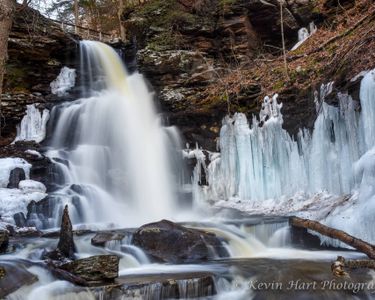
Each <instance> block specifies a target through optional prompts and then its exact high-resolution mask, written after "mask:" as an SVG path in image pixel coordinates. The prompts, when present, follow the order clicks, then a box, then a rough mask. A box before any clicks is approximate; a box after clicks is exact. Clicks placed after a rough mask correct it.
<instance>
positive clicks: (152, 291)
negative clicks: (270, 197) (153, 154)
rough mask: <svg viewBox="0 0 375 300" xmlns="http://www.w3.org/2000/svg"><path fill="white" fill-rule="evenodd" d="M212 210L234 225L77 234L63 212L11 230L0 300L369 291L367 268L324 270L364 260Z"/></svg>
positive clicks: (273, 224) (276, 224)
mask: <svg viewBox="0 0 375 300" xmlns="http://www.w3.org/2000/svg"><path fill="white" fill-rule="evenodd" d="M216 213H217V214H218V215H221V216H231V217H233V216H234V215H235V216H237V219H236V221H230V220H232V219H227V220H226V221H225V220H224V221H223V220H222V222H220V223H217V222H208V221H205V222H194V223H183V224H177V223H173V222H171V221H167V220H162V221H160V222H155V223H150V224H146V225H144V226H141V227H139V228H127V229H115V228H113V229H110V230H105V231H96V230H89V229H88V228H86V229H85V230H83V229H82V226H81V228H80V229H76V230H73V228H72V227H71V224H69V220H68V215H67V214H66V213H65V214H64V217H63V222H62V227H61V230H57V231H56V230H49V231H33V232H31V231H29V232H27V231H26V230H25V229H24V230H23V231H22V230H21V231H20V230H16V231H14V232H10V233H9V234H8V244H7V245H6V250H5V253H3V254H2V255H1V256H0V266H1V269H0V270H1V274H0V275H1V281H0V296H1V298H5V299H35V297H42V298H39V299H124V298H125V299H175V298H190V299H195V298H209V299H211V298H212V299H216V298H217V299H222V297H224V298H225V297H230V298H231V299H250V298H253V299H276V298H278V299H280V298H281V299H290V297H291V295H293V299H306V297H307V298H309V297H310V298H311V297H313V298H314V297H323V298H327V299H333V298H335V297H339V298H340V299H352V297H353V296H357V297H360V298H362V297H368V296H370V295H371V292H372V285H371V282H372V273H371V272H365V271H363V270H361V271H353V272H351V274H350V278H343V279H337V278H334V277H333V276H332V273H331V270H330V264H331V261H333V260H334V259H335V258H336V256H337V255H338V254H340V253H344V255H345V257H356V258H357V257H362V256H363V255H362V254H360V253H356V252H353V251H348V250H347V249H346V250H345V249H331V250H328V249H327V248H325V247H323V246H320V244H319V243H316V242H317V241H316V240H314V237H313V236H311V235H309V234H306V233H304V234H301V233H300V232H298V231H295V230H293V229H291V228H290V227H289V225H288V220H287V218H285V217H283V218H278V217H272V218H271V217H262V216H249V215H245V214H243V213H239V212H237V211H234V210H222V211H220V212H216ZM3 232H4V231H3ZM312 249H314V250H312ZM70 251H71V252H70ZM51 253H52V254H54V255H51ZM56 253H58V255H56ZM345 282H346V283H345ZM355 284H357V285H355ZM360 284H362V285H360Z"/></svg>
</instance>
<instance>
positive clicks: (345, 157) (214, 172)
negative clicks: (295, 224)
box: [205, 70, 375, 203]
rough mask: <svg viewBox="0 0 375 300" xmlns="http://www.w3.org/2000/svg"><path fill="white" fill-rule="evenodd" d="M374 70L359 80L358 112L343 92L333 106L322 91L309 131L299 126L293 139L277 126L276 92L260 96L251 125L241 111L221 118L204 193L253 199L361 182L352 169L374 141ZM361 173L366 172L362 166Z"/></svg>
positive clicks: (340, 190) (336, 190) (344, 188)
mask: <svg viewBox="0 0 375 300" xmlns="http://www.w3.org/2000/svg"><path fill="white" fill-rule="evenodd" d="M374 74H375V70H373V71H371V72H369V73H368V74H367V75H366V76H365V77H364V78H363V80H362V83H361V89H360V100H361V103H360V104H361V108H362V109H361V113H359V109H358V108H359V105H358V103H357V102H356V101H354V100H353V99H352V98H351V97H350V96H349V95H348V94H344V93H338V95H337V97H338V99H339V106H338V107H334V106H330V105H328V104H327V103H325V102H324V96H325V94H326V93H324V92H323V93H322V99H320V103H317V108H318V110H319V113H318V117H317V119H316V121H315V124H314V129H313V131H312V134H310V133H309V132H308V131H307V130H300V132H299V134H298V135H297V137H296V138H295V139H294V138H292V137H291V136H290V135H289V134H288V133H287V132H286V131H285V130H284V129H283V128H282V124H283V118H282V115H281V112H280V110H281V107H282V104H278V103H277V95H275V96H274V97H273V98H272V99H270V98H268V97H266V98H265V100H264V103H263V105H262V110H261V112H260V115H259V120H258V119H257V118H256V117H253V119H252V122H251V125H249V124H248V121H247V119H246V116H245V115H244V114H242V113H236V114H234V116H233V117H226V118H224V120H223V126H222V128H221V131H220V150H221V153H220V157H219V158H216V159H215V160H214V161H212V162H211V164H210V165H209V166H208V167H207V172H208V181H209V186H208V188H206V191H205V195H206V197H208V198H209V199H210V200H216V201H217V200H220V199H222V200H226V199H230V198H232V197H234V198H239V199H241V200H249V201H250V202H251V203H259V201H260V202H262V201H264V200H267V199H278V198H280V197H282V196H288V197H290V196H293V195H294V194H296V193H297V192H299V191H303V192H306V193H308V194H314V193H317V192H321V191H327V192H329V193H332V194H336V195H342V194H347V193H350V192H352V190H353V189H354V188H356V187H358V186H359V185H360V184H361V176H362V175H358V171H357V172H355V169H358V168H361V167H360V166H361V165H364V166H365V165H366V164H364V163H362V164H361V161H363V160H364V156H363V155H364V154H365V153H366V152H367V151H369V150H370V149H372V147H374V145H375V129H374V128H375V127H374V124H375V123H374V122H375V75H374ZM330 86H331V84H330V85H329V86H323V87H322V91H325V90H327V89H328V90H329V89H330ZM366 155H367V156H369V155H370V154H369V153H368V154H366ZM361 157H362V158H361ZM360 158H361V159H360ZM357 161H358V163H357ZM355 166H357V168H354V167H355ZM362 169H363V167H362ZM362 173H364V174H365V175H363V176H364V177H366V176H367V175H366V174H367V173H366V171H364V172H362ZM362 181H363V179H362Z"/></svg>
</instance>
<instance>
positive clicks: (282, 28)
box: [279, 0, 289, 80]
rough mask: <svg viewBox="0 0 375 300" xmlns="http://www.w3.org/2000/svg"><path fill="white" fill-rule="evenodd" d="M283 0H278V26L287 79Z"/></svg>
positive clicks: (287, 77)
mask: <svg viewBox="0 0 375 300" xmlns="http://www.w3.org/2000/svg"><path fill="white" fill-rule="evenodd" d="M283 2H284V0H279V3H280V27H281V43H282V47H283V57H284V68H285V77H286V79H287V80H289V72H288V65H287V62H286V50H285V37H284V7H283Z"/></svg>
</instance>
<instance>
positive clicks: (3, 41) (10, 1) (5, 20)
mask: <svg viewBox="0 0 375 300" xmlns="http://www.w3.org/2000/svg"><path fill="white" fill-rule="evenodd" d="M15 4H16V3H15V1H14V0H1V1H0V137H1V129H2V126H3V124H2V120H3V114H2V111H1V95H2V93H3V79H4V73H5V63H6V60H7V58H8V38H9V33H10V30H11V28H12V18H13V14H14V10H15Z"/></svg>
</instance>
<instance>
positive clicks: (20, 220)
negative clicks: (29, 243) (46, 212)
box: [13, 212, 26, 227]
mask: <svg viewBox="0 0 375 300" xmlns="http://www.w3.org/2000/svg"><path fill="white" fill-rule="evenodd" d="M13 219H14V222H15V223H16V225H17V226H18V227H24V226H26V218H25V215H24V213H22V212H19V213H16V214H14V215H13Z"/></svg>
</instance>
